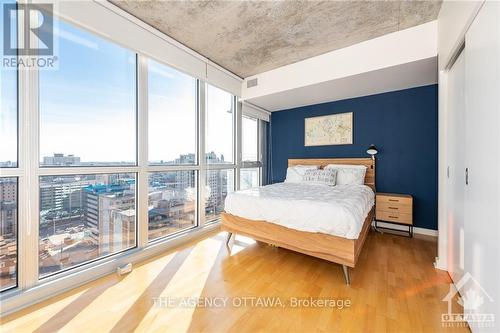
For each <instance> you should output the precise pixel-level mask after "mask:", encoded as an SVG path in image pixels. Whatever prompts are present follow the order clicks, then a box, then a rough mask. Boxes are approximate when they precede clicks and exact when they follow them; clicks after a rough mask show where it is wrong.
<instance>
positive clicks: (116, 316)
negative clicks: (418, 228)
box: [0, 232, 469, 333]
mask: <svg viewBox="0 0 500 333" xmlns="http://www.w3.org/2000/svg"><path fill="white" fill-rule="evenodd" d="M435 256H436V243H435V242H434V241H430V240H426V239H417V238H413V239H409V238H403V237H398V236H394V235H389V234H376V233H373V232H370V234H369V236H368V239H367V241H366V244H365V246H364V249H363V250H362V253H361V257H360V259H359V261H358V266H357V267H356V269H354V270H353V271H352V272H351V285H350V286H346V285H345V284H344V279H343V275H342V268H341V266H339V265H336V264H332V263H329V262H326V261H323V260H321V259H317V258H313V257H309V256H306V255H302V254H299V253H294V252H291V251H288V250H284V249H281V248H276V247H272V246H269V245H265V244H259V243H255V242H254V241H252V240H250V239H247V238H244V237H240V236H237V238H236V241H235V242H234V244H233V247H232V251H231V254H229V253H228V252H227V249H226V247H225V234H223V233H219V234H214V235H212V236H210V237H208V238H206V239H202V240H199V241H197V242H196V243H192V244H188V245H186V246H184V247H182V248H179V249H176V250H175V251H172V252H170V253H166V254H165V255H163V256H160V257H156V258H153V259H151V260H149V261H147V262H145V263H143V264H142V265H140V266H136V267H135V268H134V270H133V272H132V273H130V274H129V275H127V276H125V277H123V278H119V277H118V276H116V275H109V276H107V277H104V278H101V279H99V280H97V281H94V282H92V283H89V284H87V285H84V286H82V287H79V288H77V289H75V290H72V291H70V292H66V293H64V294H62V295H60V296H57V297H55V298H53V299H51V300H48V301H45V302H42V303H40V304H37V305H34V306H32V307H29V308H27V309H24V310H22V311H20V312H17V313H14V314H12V315H10V316H6V317H5V318H2V319H1V327H0V331H1V332H2V333H7V332H56V331H60V332H78V333H81V332H92V333H96V332H120V333H122V332H133V331H136V332H176V333H179V332H226V331H236V332H255V331H268V332H284V331H296V332H314V331H316V332H440V331H442V332H455V331H461V332H468V331H469V330H468V329H467V328H463V327H462V328H457V327H455V328H444V327H442V326H441V313H446V311H447V304H446V303H445V302H442V301H441V299H442V298H443V297H444V296H445V295H446V294H447V293H448V291H449V283H450V279H449V277H448V274H447V273H445V272H443V271H439V270H436V269H434V268H433V265H432V263H433V261H434V257H435ZM197 297H199V298H197ZM226 297H228V298H227V299H226ZM259 297H260V298H259ZM310 298H312V299H313V300H318V299H323V300H325V299H329V300H342V301H344V303H343V305H344V307H343V308H341V307H340V306H337V307H336V308H334V307H319V306H318V304H317V303H316V307H306V306H297V307H293V305H296V302H297V300H298V299H300V300H303V302H307V301H310ZM197 299H199V300H200V301H199V303H198V306H197V307H195V306H190V305H192V304H185V303H188V302H190V301H193V300H194V301H196V300H197ZM224 301H226V302H227V303H226V306H220V305H222V303H223V302H224ZM347 301H350V302H351V305H350V306H347ZM169 302H173V303H176V305H175V304H171V303H169ZM183 302H184V303H183ZM203 302H205V303H203ZM209 302H212V304H209ZM263 302H268V303H267V304H268V305H270V304H271V303H272V305H274V306H270V307H266V306H264V305H265V304H263ZM273 302H274V303H273ZM294 302H295V303H294ZM340 304H341V303H340ZM454 304H455V305H454V306H458V305H457V304H456V302H454ZM210 305H212V306H210ZM238 305H245V306H238ZM282 305H283V306H282ZM302 305H304V304H302ZM306 305H307V304H306ZM328 305H332V304H328ZM337 305H338V303H337ZM454 311H459V310H458V308H457V309H454Z"/></svg>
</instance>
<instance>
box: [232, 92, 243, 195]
mask: <svg viewBox="0 0 500 333" xmlns="http://www.w3.org/2000/svg"><path fill="white" fill-rule="evenodd" d="M234 101H235V118H236V119H235V135H234V138H233V140H234V142H235V155H234V156H236V171H235V180H234V186H235V188H234V189H233V190H239V189H240V169H241V163H242V162H241V160H242V141H243V136H242V117H241V109H242V108H241V106H242V104H241V102H239V101H237V98H236V97H234Z"/></svg>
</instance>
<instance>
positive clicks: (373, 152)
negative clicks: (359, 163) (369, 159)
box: [366, 145, 378, 155]
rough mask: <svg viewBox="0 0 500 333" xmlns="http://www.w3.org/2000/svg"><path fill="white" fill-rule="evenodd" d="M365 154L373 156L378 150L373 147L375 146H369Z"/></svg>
mask: <svg viewBox="0 0 500 333" xmlns="http://www.w3.org/2000/svg"><path fill="white" fill-rule="evenodd" d="M366 152H367V153H368V154H370V155H375V154H377V153H378V150H377V148H376V147H375V145H370V147H368V149H367V150H366Z"/></svg>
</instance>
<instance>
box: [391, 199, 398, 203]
mask: <svg viewBox="0 0 500 333" xmlns="http://www.w3.org/2000/svg"><path fill="white" fill-rule="evenodd" d="M389 201H392V202H399V200H398V199H389Z"/></svg>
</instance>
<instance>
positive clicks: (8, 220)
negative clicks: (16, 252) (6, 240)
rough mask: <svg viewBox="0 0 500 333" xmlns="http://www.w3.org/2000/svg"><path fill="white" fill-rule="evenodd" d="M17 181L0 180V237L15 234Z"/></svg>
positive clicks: (9, 179) (11, 179) (12, 179)
mask: <svg viewBox="0 0 500 333" xmlns="http://www.w3.org/2000/svg"><path fill="white" fill-rule="evenodd" d="M16 222H17V180H16V179H14V178H0V235H9V237H15V236H16V234H17V227H16V225H17V223H16Z"/></svg>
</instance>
